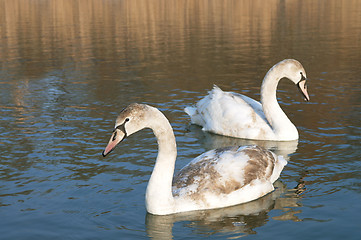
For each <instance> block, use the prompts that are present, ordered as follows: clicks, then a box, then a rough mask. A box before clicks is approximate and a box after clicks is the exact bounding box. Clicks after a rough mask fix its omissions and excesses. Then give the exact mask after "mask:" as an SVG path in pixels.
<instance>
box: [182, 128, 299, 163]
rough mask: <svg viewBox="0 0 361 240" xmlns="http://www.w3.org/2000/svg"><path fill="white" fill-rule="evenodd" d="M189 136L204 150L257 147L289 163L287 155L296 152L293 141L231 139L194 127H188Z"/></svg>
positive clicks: (296, 142) (295, 141)
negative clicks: (197, 141)
mask: <svg viewBox="0 0 361 240" xmlns="http://www.w3.org/2000/svg"><path fill="white" fill-rule="evenodd" d="M188 128H189V130H190V132H189V133H187V134H186V135H188V134H190V135H193V137H195V138H197V139H199V142H200V143H201V144H202V145H203V147H204V148H205V149H206V150H210V149H216V148H222V147H228V146H245V145H258V146H261V147H264V148H266V149H268V150H271V151H273V152H274V153H275V154H277V155H281V156H283V157H284V158H285V159H286V160H287V161H289V155H290V154H292V153H294V152H296V150H297V145H298V140H294V141H266V140H250V139H242V138H232V137H226V136H221V135H217V134H212V133H208V132H204V131H202V129H201V128H200V127H198V126H196V125H189V127H188Z"/></svg>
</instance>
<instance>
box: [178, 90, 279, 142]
mask: <svg viewBox="0 0 361 240" xmlns="http://www.w3.org/2000/svg"><path fill="white" fill-rule="evenodd" d="M185 112H186V113H187V114H188V115H189V116H190V117H191V122H192V123H193V124H196V125H199V126H202V129H203V130H204V131H209V132H213V133H216V134H220V135H225V136H230V137H241V138H247V139H265V138H266V139H273V138H275V136H274V132H273V130H272V128H271V127H270V125H269V124H268V122H267V120H266V117H265V115H264V113H263V110H262V105H261V103H260V102H258V101H256V100H253V99H252V98H249V97H247V96H244V95H242V94H237V93H233V92H224V91H222V90H221V89H220V88H218V87H217V86H214V88H213V89H212V90H211V91H210V92H209V94H208V95H207V96H205V97H204V98H203V99H201V100H200V101H199V102H198V103H197V104H196V106H195V107H186V108H185Z"/></svg>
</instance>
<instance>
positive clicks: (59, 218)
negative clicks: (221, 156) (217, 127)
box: [0, 0, 361, 239]
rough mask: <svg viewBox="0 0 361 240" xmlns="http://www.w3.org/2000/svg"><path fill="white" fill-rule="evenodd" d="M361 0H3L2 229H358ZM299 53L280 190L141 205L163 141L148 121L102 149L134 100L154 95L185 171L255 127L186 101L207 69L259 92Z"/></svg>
mask: <svg viewBox="0 0 361 240" xmlns="http://www.w3.org/2000/svg"><path fill="white" fill-rule="evenodd" d="M360 13H361V1H358V0H329V1H323V0H303V1H282V0H270V1H258V0H256V1H252V0H246V1H216V0H214V1H212V0H207V1H206V0H200V1H191V0H188V1H187V0H185V1H176V0H170V1H168V0H154V1H142V0H129V1H121V0H119V1H117V0H109V1H100V0H99V1H96V0H93V1H92V0H88V1H87V0H81V1H72V0H55V1H43V0H33V1H27V0H11V1H10V0H3V1H0V151H1V157H0V158H1V159H0V170H1V174H0V216H1V220H0V236H1V237H0V238H1V239H172V238H173V239H203V238H207V239H236V238H240V237H245V238H246V239H276V238H277V239H340V238H343V239H359V238H360V234H361V218H360V213H361V161H360V155H361V150H360V142H361V121H360V117H361V116H360V111H361V97H360V96H361V87H360V86H361V85H360V77H361V14H360ZM285 58H295V59H297V60H299V61H300V62H301V63H302V64H303V66H304V68H305V70H306V72H307V76H308V79H309V81H308V86H309V93H310V97H311V101H310V102H304V101H303V100H302V96H301V95H300V94H299V93H298V90H297V89H296V87H295V86H294V84H292V83H291V82H290V81H287V80H283V81H281V83H280V85H279V88H278V94H277V96H278V99H279V102H280V105H281V107H282V108H283V109H284V111H285V112H286V113H287V115H288V116H289V118H290V119H291V120H292V121H293V123H294V124H295V125H296V126H297V128H298V130H299V134H300V139H299V140H298V141H296V142H289V143H287V142H286V143H277V142H265V141H259V142H256V143H257V144H259V145H261V146H265V147H267V148H269V149H271V150H274V151H275V152H277V153H278V154H282V155H284V156H287V158H288V160H289V163H288V165H287V166H286V167H285V169H284V171H283V172H282V174H281V177H280V180H279V181H277V183H276V185H277V190H276V191H274V192H273V193H272V194H269V195H267V196H265V197H264V198H261V199H259V200H256V201H253V202H251V203H248V204H242V205H239V206H234V207H231V208H224V209H218V210H212V211H200V212H194V213H187V214H178V215H172V216H153V215H150V214H147V213H146V210H145V203H144V193H145V189H146V185H147V182H148V179H149V176H150V174H151V171H152V169H153V165H154V159H155V157H156V154H157V144H156V140H155V138H154V136H153V134H152V132H151V131H150V130H144V131H142V132H140V133H138V134H135V135H134V136H132V137H129V138H128V139H127V140H126V141H124V142H123V143H122V144H121V145H120V146H118V148H117V149H116V150H114V151H113V152H112V153H111V154H110V155H109V156H107V157H106V158H103V157H102V156H101V153H102V151H103V149H104V147H105V146H106V144H107V142H108V140H109V137H110V135H111V132H112V129H113V126H114V121H115V118H116V117H117V114H118V113H119V112H120V111H121V109H122V108H123V107H125V106H127V105H128V104H129V103H132V102H140V103H147V104H150V105H153V106H156V107H158V108H159V109H160V110H162V111H163V112H164V113H165V115H166V116H167V117H168V118H169V120H170V122H171V123H172V126H173V128H174V131H175V135H176V139H177V144H178V152H179V153H178V159H177V163H176V170H179V169H180V168H181V167H182V166H184V165H185V164H187V163H188V162H189V161H190V160H191V159H193V158H194V157H196V156H197V155H199V154H201V153H203V152H205V151H206V150H209V149H213V148H216V147H220V146H229V145H245V144H252V143H254V142H252V141H247V140H242V139H233V138H227V137H222V136H216V135H212V134H209V133H204V132H202V131H201V129H200V128H199V127H197V126H193V125H190V119H189V117H188V116H187V115H186V114H185V113H184V112H183V108H184V107H185V106H188V105H190V104H193V103H195V102H196V101H197V100H199V99H200V98H201V97H203V96H204V95H205V94H207V91H209V90H210V89H211V88H212V86H213V84H217V85H218V86H219V87H221V88H222V89H224V90H227V91H235V92H239V93H242V94H246V95H248V96H249V97H252V98H255V99H257V100H258V99H259V90H260V85H261V81H262V79H263V77H264V75H265V73H266V72H267V71H268V69H269V68H270V67H271V66H273V65H274V64H275V63H277V62H278V61H280V60H282V59H285Z"/></svg>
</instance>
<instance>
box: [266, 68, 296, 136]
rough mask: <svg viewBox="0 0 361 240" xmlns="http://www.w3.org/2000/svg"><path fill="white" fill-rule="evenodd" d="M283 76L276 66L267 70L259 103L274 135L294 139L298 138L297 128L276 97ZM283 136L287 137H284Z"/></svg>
mask: <svg viewBox="0 0 361 240" xmlns="http://www.w3.org/2000/svg"><path fill="white" fill-rule="evenodd" d="M283 77H284V74H283V72H282V71H280V69H279V68H277V66H276V67H273V68H271V69H270V70H269V71H268V73H267V74H266V76H265V78H264V80H263V83H262V87H261V103H262V107H263V112H264V114H265V116H266V118H267V120H268V122H269V124H270V125H271V127H272V129H273V131H274V133H275V134H276V136H278V137H279V138H282V139H283V140H295V139H298V132H297V129H296V127H295V126H294V125H293V123H292V122H291V121H290V120H289V119H288V117H287V115H286V114H285V113H284V112H283V111H282V109H281V107H280V106H279V104H278V101H277V97H276V91H277V86H278V82H279V81H280V80H281V78H283ZM284 136H287V137H288V138H289V139H285V137H284Z"/></svg>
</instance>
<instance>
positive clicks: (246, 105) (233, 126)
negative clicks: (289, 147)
mask: <svg viewBox="0 0 361 240" xmlns="http://www.w3.org/2000/svg"><path fill="white" fill-rule="evenodd" d="M282 78H288V79H290V80H291V81H292V82H294V83H295V84H296V85H297V86H298V88H299V90H300V92H301V93H302V94H303V96H304V99H305V101H309V100H310V97H309V96H308V92H307V85H306V72H305V70H304V68H303V66H302V65H301V63H300V62H298V61H297V60H294V59H285V60H283V61H281V62H279V63H277V64H276V65H274V66H273V67H272V68H271V69H270V70H269V71H268V72H267V74H266V76H265V77H264V79H263V82H262V86H261V103H260V102H258V101H256V100H254V99H252V98H249V97H247V96H245V95H242V94H238V93H233V92H223V91H222V90H221V89H220V88H219V87H217V86H215V85H214V87H213V89H212V90H211V91H210V92H209V95H207V96H205V97H204V98H203V99H201V100H200V101H199V102H197V103H196V105H195V107H186V108H185V109H184V111H185V112H186V113H187V114H188V115H189V116H190V117H191V123H193V124H196V125H200V126H202V130H204V131H209V132H212V133H215V134H219V135H225V136H229V137H236V138H245V139H254V140H273V141H292V140H297V139H298V131H297V128H296V127H295V125H293V123H292V122H291V121H290V120H289V119H288V117H287V116H286V114H285V113H284V112H283V111H282V109H281V107H280V106H279V104H278V102H277V98H276V90H277V85H278V82H279V81H280V80H281V79H282Z"/></svg>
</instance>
